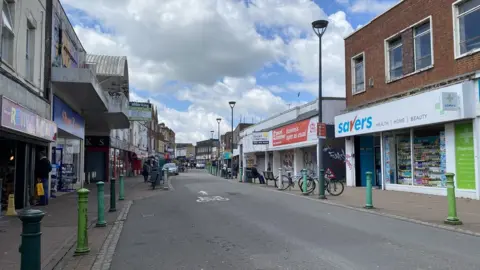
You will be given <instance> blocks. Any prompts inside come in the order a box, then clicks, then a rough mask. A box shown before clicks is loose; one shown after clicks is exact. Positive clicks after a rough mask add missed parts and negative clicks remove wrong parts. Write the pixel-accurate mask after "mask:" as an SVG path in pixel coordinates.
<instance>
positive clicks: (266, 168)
mask: <svg viewBox="0 0 480 270" xmlns="http://www.w3.org/2000/svg"><path fill="white" fill-rule="evenodd" d="M269 162H270V155H269V154H268V151H265V171H268V163H269Z"/></svg>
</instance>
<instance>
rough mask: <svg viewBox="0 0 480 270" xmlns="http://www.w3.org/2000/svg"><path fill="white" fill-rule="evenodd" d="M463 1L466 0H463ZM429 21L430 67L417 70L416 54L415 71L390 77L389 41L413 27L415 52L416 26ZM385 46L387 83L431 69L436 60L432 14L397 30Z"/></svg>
mask: <svg viewBox="0 0 480 270" xmlns="http://www.w3.org/2000/svg"><path fill="white" fill-rule="evenodd" d="M462 1H464V0H462ZM427 21H430V40H431V42H432V46H431V49H432V64H431V65H430V66H428V67H425V68H423V69H419V70H416V63H415V62H416V61H415V55H414V59H413V61H414V71H413V72H410V73H408V74H403V76H400V77H398V78H394V79H391V78H390V54H389V43H390V41H391V40H393V39H395V38H397V37H399V36H401V35H402V33H404V32H405V31H407V30H409V29H412V38H413V39H414V40H413V53H414V54H415V38H414V34H415V33H414V32H415V28H416V27H417V26H420V25H421V24H423V23H425V22H427ZM402 45H403V41H402ZM383 46H384V56H385V83H387V84H388V83H392V82H395V81H398V80H401V79H403V78H405V77H409V76H412V75H415V74H417V73H420V72H423V71H425V70H429V69H431V68H433V66H434V61H435V60H434V59H435V57H434V51H435V49H434V46H433V20H432V16H431V15H430V16H428V17H426V18H423V19H421V20H420V21H418V22H416V23H414V24H412V25H410V26H408V27H406V28H405V29H403V30H401V31H399V32H397V33H395V34H393V35H391V36H389V37H388V38H386V39H385V40H384V42H383ZM402 61H403V59H402Z"/></svg>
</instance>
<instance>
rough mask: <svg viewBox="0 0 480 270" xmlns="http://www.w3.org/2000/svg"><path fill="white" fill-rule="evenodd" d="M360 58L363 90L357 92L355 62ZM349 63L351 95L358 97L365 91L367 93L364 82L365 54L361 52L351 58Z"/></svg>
mask: <svg viewBox="0 0 480 270" xmlns="http://www.w3.org/2000/svg"><path fill="white" fill-rule="evenodd" d="M360 57H361V58H362V59H363V60H362V62H363V90H360V91H357V87H356V86H357V84H356V74H355V72H356V69H355V64H356V60H357V59H358V58H360ZM350 63H351V70H352V95H358V94H361V93H363V92H365V91H367V84H366V82H365V78H366V76H365V70H366V69H365V52H361V53H359V54H357V55H355V56H353V57H352V58H351V59H350Z"/></svg>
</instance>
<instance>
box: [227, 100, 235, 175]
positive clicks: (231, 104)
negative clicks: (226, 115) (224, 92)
mask: <svg viewBox="0 0 480 270" xmlns="http://www.w3.org/2000/svg"><path fill="white" fill-rule="evenodd" d="M235 104H236V102H235V101H230V102H228V105H230V108H232V134H231V136H232V139H231V145H230V147H231V148H232V149H231V150H232V154H231V155H230V174H231V175H232V178H233V107H235Z"/></svg>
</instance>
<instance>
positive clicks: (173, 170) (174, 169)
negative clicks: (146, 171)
mask: <svg viewBox="0 0 480 270" xmlns="http://www.w3.org/2000/svg"><path fill="white" fill-rule="evenodd" d="M162 169H163V170H168V174H173V175H178V166H177V164H175V163H167V164H165V165H163V168H162Z"/></svg>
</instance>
